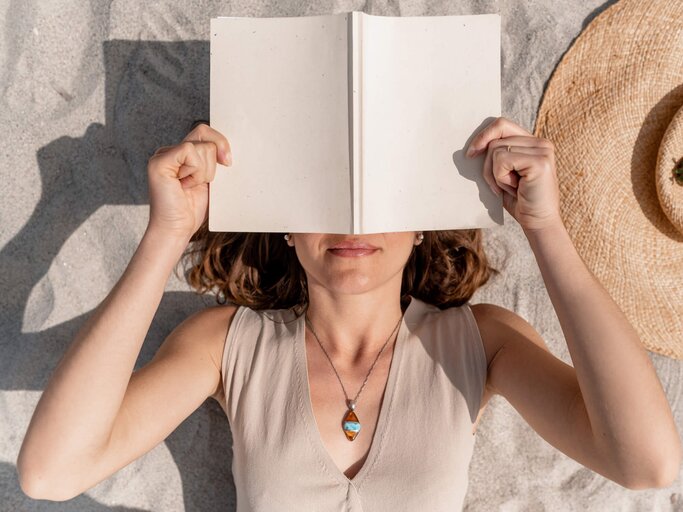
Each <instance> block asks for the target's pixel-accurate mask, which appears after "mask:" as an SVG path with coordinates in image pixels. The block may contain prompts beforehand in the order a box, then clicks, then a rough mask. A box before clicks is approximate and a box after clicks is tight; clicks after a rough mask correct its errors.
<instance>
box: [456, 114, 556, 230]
mask: <svg viewBox="0 0 683 512" xmlns="http://www.w3.org/2000/svg"><path fill="white" fill-rule="evenodd" d="M508 146H509V151H508ZM472 151H474V152H473V153H472ZM483 151H486V158H485V160H484V179H485V180H486V183H488V184H489V187H491V189H492V190H493V191H494V193H496V194H497V195H500V194H502V195H503V206H504V208H505V209H506V210H507V211H508V212H509V213H510V215H512V216H513V217H514V218H515V220H516V221H517V222H518V223H519V224H520V226H522V229H524V230H525V231H536V230H539V229H543V228H545V227H547V226H549V225H551V224H555V223H558V222H559V223H562V218H561V216H560V191H559V187H558V184H557V173H556V169H555V147H554V145H553V143H552V142H550V141H549V140H548V139H544V138H541V137H534V136H533V134H531V133H529V132H528V131H526V130H525V129H524V128H522V127H521V126H519V125H518V124H515V123H514V122H512V121H510V120H509V119H506V118H505V117H499V118H497V119H495V120H494V121H493V122H492V123H490V124H489V125H488V126H486V127H485V128H484V129H483V130H482V131H481V132H479V133H478V134H477V135H476V136H475V137H474V138H473V139H472V141H471V142H470V144H469V147H468V150H467V153H466V156H468V157H474V156H477V155H480V154H481V153H482V152H483ZM501 189H502V190H501Z"/></svg>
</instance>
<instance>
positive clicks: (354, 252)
mask: <svg viewBox="0 0 683 512" xmlns="http://www.w3.org/2000/svg"><path fill="white" fill-rule="evenodd" d="M377 250H378V249H329V251H330V252H331V253H332V254H334V255H335V256H346V257H354V256H367V255H369V254H373V253H374V252H375V251H377Z"/></svg>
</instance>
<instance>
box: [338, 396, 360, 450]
mask: <svg viewBox="0 0 683 512" xmlns="http://www.w3.org/2000/svg"><path fill="white" fill-rule="evenodd" d="M355 407H356V404H355V403H354V402H353V401H352V400H349V410H348V411H346V414H345V415H344V419H343V420H342V430H343V431H344V434H345V435H346V439H348V440H349V441H353V440H354V439H355V438H356V436H357V435H358V433H359V432H360V421H358V416H356V413H355V412H353V410H354V409H355Z"/></svg>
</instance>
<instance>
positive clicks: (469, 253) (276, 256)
mask: <svg viewBox="0 0 683 512" xmlns="http://www.w3.org/2000/svg"><path fill="white" fill-rule="evenodd" d="M423 234H424V239H423V241H422V243H421V244H419V245H417V246H414V247H413V251H412V253H411V254H410V256H409V258H408V261H407V262H406V265H405V267H404V269H403V281H402V283H401V305H402V306H406V305H407V304H408V302H409V299H408V295H412V296H413V297H416V298H418V299H420V300H422V301H424V302H427V303H429V304H433V305H435V306H437V307H439V308H440V309H446V308H449V307H453V306H460V305H462V304H463V303H465V302H467V301H468V300H469V299H470V298H471V297H472V295H473V294H474V292H475V291H476V290H477V288H479V287H480V286H482V285H484V284H485V283H486V282H487V281H488V280H489V278H490V277H491V274H492V273H495V274H498V273H500V271H499V270H498V269H496V268H494V267H492V266H490V265H489V262H488V259H487V257H486V254H485V252H484V248H483V240H482V231H481V229H464V230H448V231H423ZM181 262H182V263H183V267H184V268H183V273H184V276H185V279H186V280H187V282H188V283H189V285H190V286H191V287H192V288H193V290H194V291H195V293H197V294H204V293H206V292H212V293H214V294H215V296H216V302H217V303H218V304H225V303H226V302H231V303H233V304H235V305H242V306H248V307H249V308H251V309H255V310H263V309H289V308H293V309H295V310H299V309H301V310H303V309H305V308H306V307H307V306H308V287H307V281H306V273H305V271H304V269H303V267H302V266H301V264H300V263H299V258H298V257H297V255H296V252H295V250H294V249H293V248H292V247H289V245H287V242H286V241H285V239H284V236H283V234H282V233H241V232H240V233H233V232H214V231H209V229H208V221H207V220H205V221H204V223H203V224H202V226H201V227H200V228H199V229H198V230H197V232H196V233H195V234H194V235H193V236H192V238H191V239H190V243H189V244H188V247H187V249H186V250H185V252H184V253H183V255H182V257H181ZM185 262H189V265H186V264H185Z"/></svg>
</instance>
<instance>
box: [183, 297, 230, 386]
mask: <svg viewBox="0 0 683 512" xmlns="http://www.w3.org/2000/svg"><path fill="white" fill-rule="evenodd" d="M238 309H239V306H237V305H235V304H219V305H213V306H209V307H206V308H203V309H200V310H198V311H195V312H194V313H192V314H191V315H190V316H189V317H188V318H187V320H186V321H185V323H187V324H188V327H189V328H190V329H192V330H193V332H192V337H193V338H194V339H196V340H197V344H196V348H197V350H203V351H205V353H206V352H208V355H209V358H210V360H211V364H213V365H214V366H215V367H216V368H218V369H219V371H220V370H221V365H222V362H223V348H224V346H225V340H226V338H227V333H228V330H229V329H230V325H231V324H232V322H233V319H234V318H235V314H236V313H237V310H238ZM218 394H220V393H216V395H218ZM213 398H218V397H217V396H214V397H213Z"/></svg>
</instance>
